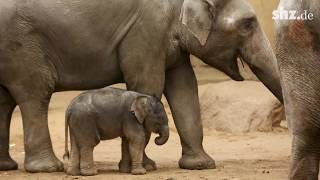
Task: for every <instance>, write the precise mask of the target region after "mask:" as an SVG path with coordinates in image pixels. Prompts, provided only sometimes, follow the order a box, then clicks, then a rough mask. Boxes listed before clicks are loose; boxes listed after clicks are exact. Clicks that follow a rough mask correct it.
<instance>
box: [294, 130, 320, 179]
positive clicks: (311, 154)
mask: <svg viewBox="0 0 320 180" xmlns="http://www.w3.org/2000/svg"><path fill="white" fill-rule="evenodd" d="M318 137H319V136H318ZM319 155H320V142H319V138H316V137H306V136H299V135H294V137H293V141H292V160H291V167H290V174H289V179H290V180H317V179H318V174H319V162H320V156H319Z"/></svg>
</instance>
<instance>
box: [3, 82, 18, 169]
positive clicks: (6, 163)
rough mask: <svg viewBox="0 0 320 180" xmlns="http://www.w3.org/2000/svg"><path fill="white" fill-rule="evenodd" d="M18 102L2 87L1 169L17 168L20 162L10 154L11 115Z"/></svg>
mask: <svg viewBox="0 0 320 180" xmlns="http://www.w3.org/2000/svg"><path fill="white" fill-rule="evenodd" d="M15 107H16V102H15V101H14V99H13V98H12V96H11V95H10V93H9V92H8V91H7V90H6V89H5V88H3V87H0V171H7V170H16V169H18V164H17V163H16V162H15V161H14V160H13V159H12V158H11V156H10V154H9V136H10V122H11V116H12V112H13V110H14V108H15Z"/></svg>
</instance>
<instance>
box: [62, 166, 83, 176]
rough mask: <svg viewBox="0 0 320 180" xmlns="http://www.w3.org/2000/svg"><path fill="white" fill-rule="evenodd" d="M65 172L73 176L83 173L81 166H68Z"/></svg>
mask: <svg viewBox="0 0 320 180" xmlns="http://www.w3.org/2000/svg"><path fill="white" fill-rule="evenodd" d="M65 173H66V174H68V175H71V176H79V175H80V174H81V172H80V168H79V167H72V166H71V167H70V166H69V167H66V169H65Z"/></svg>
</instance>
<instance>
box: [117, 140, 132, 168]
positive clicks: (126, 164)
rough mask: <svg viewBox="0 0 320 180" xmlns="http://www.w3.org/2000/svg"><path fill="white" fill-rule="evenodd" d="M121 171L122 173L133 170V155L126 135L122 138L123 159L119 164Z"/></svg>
mask: <svg viewBox="0 0 320 180" xmlns="http://www.w3.org/2000/svg"><path fill="white" fill-rule="evenodd" d="M118 166H119V171H120V172H122V173H130V172H131V157H130V152H129V144H128V140H127V138H125V137H122V138H121V160H120V162H119V164H118Z"/></svg>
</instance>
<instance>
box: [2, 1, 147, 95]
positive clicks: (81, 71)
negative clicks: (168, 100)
mask: <svg viewBox="0 0 320 180" xmlns="http://www.w3.org/2000/svg"><path fill="white" fill-rule="evenodd" d="M12 2H13V1H12ZM12 2H11V3H10V5H11V6H12V7H14V8H11V9H6V11H7V12H6V14H11V16H10V18H9V17H8V18H6V19H5V20H6V21H7V23H5V24H6V28H5V31H3V33H2V37H6V39H5V40H3V41H2V44H3V46H0V50H2V52H3V53H2V54H3V56H6V57H7V58H3V59H10V61H19V62H20V63H21V61H23V62H24V63H25V64H28V66H29V67H30V69H29V70H28V71H35V69H39V68H40V69H41V71H42V72H43V73H47V76H50V78H51V79H54V82H53V83H52V84H54V89H55V91H62V90H78V89H79V90H82V89H92V88H98V87H104V86H106V85H109V84H113V83H117V82H121V81H122V75H121V71H120V68H119V62H118V61H117V51H116V50H115V48H116V47H117V45H118V44H119V42H120V41H121V40H122V38H123V37H124V36H125V35H126V33H127V32H128V30H129V29H130V28H131V26H132V25H133V24H134V23H135V21H136V20H137V18H138V17H139V14H140V12H141V10H140V7H141V5H140V4H139V3H137V2H140V1H125V0H118V1H111V0H106V1H99V0H92V1H90V2H89V1H84V0H82V1H75V0H68V1H67V0H64V1H58V0H48V1H34V0H26V1H16V2H15V3H12ZM4 4H6V3H4ZM7 6H8V4H7ZM3 19H4V18H2V19H1V20H2V21H4V20H3ZM8 46H9V47H12V48H13V50H14V51H15V52H16V50H17V48H20V47H24V48H23V49H24V50H25V49H26V48H25V47H30V49H32V51H34V56H37V57H40V56H41V57H43V58H39V59H38V60H37V58H32V59H33V60H32V61H31V60H30V59H31V58H29V59H28V60H27V59H25V60H21V59H23V58H22V57H21V58H20V56H19V55H17V56H19V57H18V58H17V57H13V56H12V52H8V48H7V47H8ZM12 48H11V49H12ZM0 63H1V62H0ZM35 66H38V67H35ZM2 67H3V68H4V67H5V66H2ZM0 69H1V67H0ZM14 69H15V70H17V68H14ZM97 69H99V70H97ZM17 71H18V70H17ZM19 72H20V71H19ZM19 72H17V73H18V74H19ZM34 73H39V72H34ZM22 74H23V73H22ZM0 76H6V75H1V74H0Z"/></svg>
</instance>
